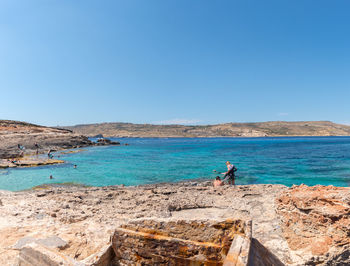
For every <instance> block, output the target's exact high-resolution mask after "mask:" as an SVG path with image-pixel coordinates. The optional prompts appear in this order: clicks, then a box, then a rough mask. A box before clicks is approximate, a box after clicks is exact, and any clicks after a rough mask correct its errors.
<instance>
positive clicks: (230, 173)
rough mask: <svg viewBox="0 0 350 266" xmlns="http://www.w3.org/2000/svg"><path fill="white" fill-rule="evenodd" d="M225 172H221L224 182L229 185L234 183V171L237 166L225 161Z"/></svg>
mask: <svg viewBox="0 0 350 266" xmlns="http://www.w3.org/2000/svg"><path fill="white" fill-rule="evenodd" d="M226 166H227V172H225V173H222V174H223V175H224V182H225V181H227V183H228V184H229V185H235V177H236V176H235V172H236V171H237V168H236V167H235V166H234V165H233V164H231V163H230V162H229V161H227V162H226Z"/></svg>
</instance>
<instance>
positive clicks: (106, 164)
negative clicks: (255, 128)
mask: <svg viewBox="0 0 350 266" xmlns="http://www.w3.org/2000/svg"><path fill="white" fill-rule="evenodd" d="M114 140H117V141H120V142H121V143H122V144H125V143H128V144H130V145H129V146H125V145H121V146H108V147H107V146H106V147H90V148H87V149H85V151H82V152H80V153H75V154H64V155H63V154H62V155H60V153H59V152H57V153H56V154H55V155H60V159H63V160H65V161H66V163H65V164H62V165H54V166H45V167H36V168H22V169H3V170H1V169H0V190H1V189H4V190H23V189H28V188H31V187H33V186H37V185H41V184H45V183H66V182H74V183H80V184H86V185H92V186H105V185H119V184H125V185H139V184H149V183H159V182H176V181H181V180H186V179H197V178H200V179H208V178H209V179H212V178H214V177H215V176H216V174H215V173H214V172H213V170H218V171H221V172H222V171H225V170H226V167H225V161H227V160H229V161H231V162H232V163H233V164H235V165H236V167H237V168H238V172H237V181H236V183H237V184H260V183H271V184H284V185H287V186H291V185H293V184H301V183H304V184H307V185H316V184H322V185H335V186H349V184H350V137H298V138H190V139H185V138H169V139H155V138H149V139H146V138H135V139H131V138H128V139H126V138H125V139H114ZM74 164H77V166H78V167H77V168H76V169H74V168H73V165H74ZM50 175H53V177H54V179H52V180H50V179H49V176H50Z"/></svg>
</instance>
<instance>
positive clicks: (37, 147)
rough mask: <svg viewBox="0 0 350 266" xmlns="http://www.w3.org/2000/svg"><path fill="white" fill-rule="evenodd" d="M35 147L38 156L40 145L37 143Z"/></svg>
mask: <svg viewBox="0 0 350 266" xmlns="http://www.w3.org/2000/svg"><path fill="white" fill-rule="evenodd" d="M34 147H35V149H36V152H35V154H36V155H37V156H38V155H39V144H38V143H37V142H35V144H34Z"/></svg>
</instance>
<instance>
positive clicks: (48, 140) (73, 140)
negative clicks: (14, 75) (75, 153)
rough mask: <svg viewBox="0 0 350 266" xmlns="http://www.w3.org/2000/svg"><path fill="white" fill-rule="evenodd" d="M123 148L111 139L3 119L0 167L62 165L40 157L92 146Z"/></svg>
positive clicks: (0, 126) (0, 138)
mask: <svg viewBox="0 0 350 266" xmlns="http://www.w3.org/2000/svg"><path fill="white" fill-rule="evenodd" d="M102 145H120V143H119V142H113V141H110V140H108V139H99V140H98V141H97V142H93V141H91V140H89V138H88V137H86V136H83V135H79V134H75V133H73V132H72V131H70V130H66V129H59V128H51V127H43V126H38V125H33V124H29V123H25V122H17V121H9V120H0V168H7V167H31V166H39V165H49V164H56V163H62V162H63V161H61V160H52V159H49V158H47V159H46V158H43V157H40V156H38V155H40V154H47V153H48V152H49V151H61V150H65V149H75V148H82V147H89V146H102Z"/></svg>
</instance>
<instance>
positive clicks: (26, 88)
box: [0, 0, 350, 125]
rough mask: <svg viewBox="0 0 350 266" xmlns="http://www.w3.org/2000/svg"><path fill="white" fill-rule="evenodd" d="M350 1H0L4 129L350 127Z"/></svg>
mask: <svg viewBox="0 0 350 266" xmlns="http://www.w3.org/2000/svg"><path fill="white" fill-rule="evenodd" d="M349 14H350V1H348V0H337V1H331V0H329V1H322V0H289V1H287V0H285V1H281V0H275V1H269V0H267V1H261V0H256V1H250V0H240V1H234V0H230V1H223V0H221V1H213V0H211V1H206V0H173V1H167V0H157V1H155V0H147V1H146V0H139V1H135V0H125V1H117V0H111V1H107V0H101V1H96V0H94V1H90V0H74V1H72V0H66V1H65V0H57V1H54V0H41V1H40V0H31V1H27V0H22V1H16V0H0V92H1V93H0V119H14V120H22V121H29V122H34V123H39V124H44V125H72V124H78V123H92V122H103V121H107V122H108V121H109V122H110V121H122V122H134V123H155V122H156V123H169V122H180V123H198V124H207V123H221V122H231V121H232V122H233V121H237V122H242V121H267V120H269V121H271V120H287V121H295V120H331V121H335V122H341V123H349V124H350V117H349V114H350V104H349V99H350V15H349Z"/></svg>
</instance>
